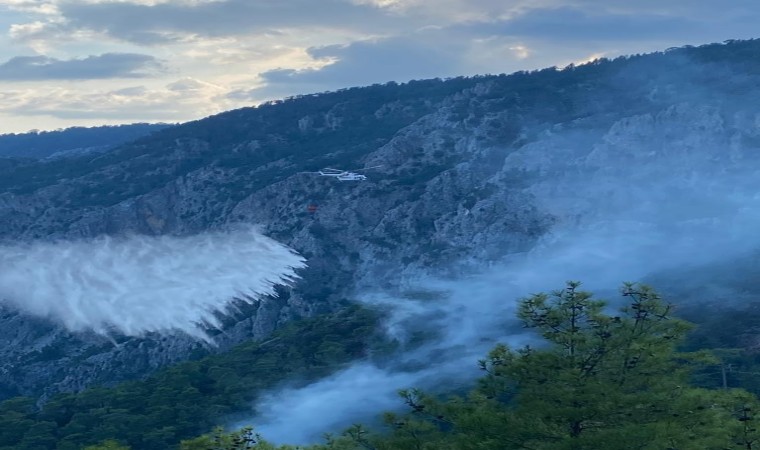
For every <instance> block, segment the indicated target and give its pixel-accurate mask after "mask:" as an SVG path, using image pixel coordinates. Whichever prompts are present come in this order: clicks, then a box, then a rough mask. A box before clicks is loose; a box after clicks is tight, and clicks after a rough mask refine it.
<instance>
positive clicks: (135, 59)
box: [0, 53, 163, 81]
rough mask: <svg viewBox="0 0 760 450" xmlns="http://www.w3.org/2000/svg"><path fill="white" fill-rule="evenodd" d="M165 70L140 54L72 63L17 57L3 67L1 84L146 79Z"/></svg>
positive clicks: (124, 54) (112, 54)
mask: <svg viewBox="0 0 760 450" xmlns="http://www.w3.org/2000/svg"><path fill="white" fill-rule="evenodd" d="M161 70H163V67H162V64H161V63H160V62H159V61H158V60H157V59H156V58H154V57H152V56H150V55H141V54H136V53H106V54H103V55H99V56H88V57H86V58H82V59H70V60H60V59H55V58H50V57H46V56H17V57H14V58H11V59H10V60H8V61H6V62H4V63H2V64H0V80H14V81H33V80H91V79H103V78H143V77H147V76H150V75H151V74H153V73H155V72H157V71H161Z"/></svg>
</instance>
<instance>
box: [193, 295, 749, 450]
mask: <svg viewBox="0 0 760 450" xmlns="http://www.w3.org/2000/svg"><path fill="white" fill-rule="evenodd" d="M578 286H579V284H578V283H569V284H568V286H567V287H566V288H565V289H564V290H561V291H557V292H554V293H552V294H551V295H546V294H537V295H533V296H531V297H529V298H526V299H523V300H522V301H521V304H520V308H519V317H520V319H521V320H522V321H523V322H524V323H525V325H526V326H527V327H529V328H533V329H535V330H536V331H537V332H538V334H540V336H541V337H542V338H543V339H544V341H545V344H547V345H545V344H540V345H538V346H537V347H536V348H533V347H530V346H529V347H525V348H521V349H510V348H508V347H507V346H504V345H498V346H497V347H496V348H494V349H493V350H492V351H491V352H490V353H489V354H488V356H487V358H485V359H483V360H482V361H480V367H481V369H482V370H483V371H484V373H485V376H484V377H483V378H481V379H480V381H479V383H478V386H477V387H476V388H475V389H474V390H473V391H472V392H471V393H470V394H469V395H468V396H467V397H464V398H462V397H453V398H448V399H442V398H440V397H437V396H435V395H432V394H426V393H423V392H420V391H417V390H414V389H412V390H405V391H402V392H401V395H402V397H403V399H404V401H405V402H406V404H407V405H408V406H409V407H410V412H409V413H407V414H403V415H397V414H391V413H386V414H385V422H386V424H387V425H388V430H387V431H386V432H385V433H376V432H372V431H370V430H368V429H366V428H364V427H363V426H361V425H355V426H353V427H352V428H350V429H349V430H347V431H346V432H345V433H344V434H343V436H340V437H328V439H327V443H326V444H324V445H316V446H311V447H308V448H309V449H311V450H327V449H333V450H348V449H375V450H392V449H394V450H404V449H410V450H411V449H414V450H421V449H430V450H433V449H493V450H508V449H533V450H539V449H547V450H548V449H552V450H553V449H557V450H559V449H573V450H575V449H578V450H580V449H588V450H592V449H620V450H628V449H653V450H654V449H716V450H717V449H732V448H736V449H740V448H741V449H757V448H760V431H758V420H759V419H760V416H757V415H756V414H757V412H758V411H759V409H758V408H760V402H758V399H757V398H756V397H755V396H754V395H753V394H751V393H749V392H747V391H745V390H742V389H726V388H723V389H715V388H712V389H708V388H704V387H697V386H695V385H694V384H693V383H694V376H695V372H696V371H699V370H704V369H705V368H709V367H714V366H715V365H716V364H719V363H720V361H719V360H718V359H717V358H715V357H714V356H712V355H711V354H709V353H707V352H683V351H679V350H678V348H679V344H681V343H682V342H683V339H684V338H685V336H686V333H687V331H688V330H689V329H690V328H691V326H690V324H689V323H687V322H685V321H682V320H679V319H676V318H674V317H673V316H672V306H671V305H669V304H666V303H665V302H663V301H662V300H661V299H660V297H659V296H658V295H657V293H655V292H654V291H653V290H651V289H650V288H648V287H646V286H639V285H632V284H627V285H625V286H624V287H623V289H622V294H623V296H624V297H626V298H627V299H628V300H629V301H628V304H627V306H626V307H624V308H623V309H622V310H621V311H620V313H619V315H610V314H606V313H605V312H604V311H605V303H604V302H603V301H599V300H596V299H594V298H593V297H592V295H591V294H590V293H588V292H583V291H580V290H579V289H578ZM182 448H183V449H184V450H201V449H202V450H211V449H227V450H237V449H244V448H260V449H262V450H264V449H266V450H273V449H281V450H286V449H294V448H297V447H292V446H280V447H277V446H273V445H271V444H268V443H267V442H266V441H264V440H262V439H261V438H260V437H259V436H257V435H255V434H254V433H253V431H252V430H251V429H244V430H241V431H239V432H235V433H232V434H224V433H223V432H221V431H220V430H217V431H216V432H215V433H213V434H210V435H206V436H203V437H200V438H197V439H193V440H189V441H185V442H184V443H183V444H182Z"/></svg>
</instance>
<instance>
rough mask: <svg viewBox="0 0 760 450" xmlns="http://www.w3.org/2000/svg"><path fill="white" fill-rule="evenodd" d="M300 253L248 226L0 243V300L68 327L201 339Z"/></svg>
mask: <svg viewBox="0 0 760 450" xmlns="http://www.w3.org/2000/svg"><path fill="white" fill-rule="evenodd" d="M304 265H305V264H304V259H303V258H302V257H300V256H299V255H297V254H296V253H294V252H293V251H292V250H290V249H289V248H287V247H286V246H284V245H282V244H279V243H278V242H276V241H274V240H272V239H270V238H267V237H265V236H263V235H262V234H260V233H258V232H256V231H255V230H254V229H253V228H241V229H237V230H234V231H227V232H207V233H203V234H198V235H194V236H185V237H177V236H156V237H153V236H142V235H131V236H124V237H108V236H101V237H97V238H94V239H83V240H77V241H58V242H42V241H37V242H28V243H22V244H16V245H4V246H0V268H2V269H1V270H0V301H2V302H5V303H6V304H10V305H11V306H13V307H15V308H17V309H19V310H21V311H24V312H26V313H29V314H32V315H35V316H41V317H46V318H50V319H53V320H55V321H57V322H60V323H62V324H63V325H64V326H65V327H66V328H67V329H69V330H71V331H85V330H91V331H94V332H96V333H100V334H109V333H113V332H115V333H121V334H124V335H128V336H140V335H144V334H145V333H148V332H170V331H172V332H175V331H182V332H185V333H188V334H190V335H193V336H197V337H199V338H203V339H206V335H205V334H204V332H203V328H204V327H209V326H210V327H218V326H219V325H220V322H219V318H218V315H219V313H220V312H222V313H223V312H224V311H225V310H226V309H227V308H228V307H229V306H230V305H231V303H232V302H233V301H234V300H235V299H238V300H242V301H246V302H249V303H250V302H254V301H257V300H259V299H260V298H261V297H262V296H267V295H274V294H275V291H274V286H275V285H277V284H288V283H291V282H292V281H293V280H294V279H295V278H297V275H296V273H295V270H296V269H298V268H301V267H304Z"/></svg>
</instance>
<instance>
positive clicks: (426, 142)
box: [0, 41, 760, 397]
mask: <svg viewBox="0 0 760 450" xmlns="http://www.w3.org/2000/svg"><path fill="white" fill-rule="evenodd" d="M758 51H760V41H736V42H730V43H727V44H712V45H706V46H701V47H689V48H679V49H673V50H669V51H666V52H662V53H656V54H651V55H638V56H632V57H621V58H617V59H615V60H611V61H609V60H600V61H596V62H593V63H590V64H586V65H582V66H578V67H568V68H565V69H562V70H559V69H556V68H549V69H545V70H541V71H536V72H530V73H528V72H521V73H515V74H511V75H498V76H490V75H489V76H479V77H473V78H456V79H450V80H438V79H436V80H420V81H413V82H409V83H405V84H396V83H389V84H385V85H375V86H370V87H365V88H352V89H346V90H342V91H338V92H330V93H322V94H317V95H309V96H302V97H296V98H292V99H288V100H285V101H281V102H273V103H270V104H265V105H261V106H259V107H255V108H245V109H240V110H235V111H230V112H226V113H223V114H219V115H217V116H213V117H209V118H207V119H203V120H200V121H196V122H190V123H186V124H183V125H179V126H174V127H170V128H166V129H163V130H159V131H156V132H155V133H153V134H151V135H150V136H146V137H143V138H141V139H139V140H137V141H134V142H130V143H126V144H124V145H121V146H120V147H118V148H116V149H114V150H113V151H111V152H108V153H105V154H99V155H83V156H79V157H72V158H66V159H56V160H52V161H48V162H45V163H41V162H35V161H29V160H16V159H7V160H0V191H1V192H2V193H0V223H2V224H3V226H2V227H1V228H0V239H2V240H4V241H6V242H11V241H24V242H36V241H40V240H66V239H79V238H87V237H92V236H98V235H102V234H108V235H119V234H125V233H138V234H148V235H165V234H170V235H190V234H194V233H200V232H203V231H206V230H216V229H222V228H224V227H227V226H229V225H230V224H234V223H239V222H243V223H253V224H258V225H260V226H261V229H262V231H263V232H264V233H265V234H266V235H268V236H271V237H273V238H275V239H277V240H279V241H280V242H283V243H285V244H287V245H288V246H290V247H291V248H293V249H295V250H296V251H298V252H299V253H301V254H302V255H304V256H305V257H306V258H307V261H308V268H307V269H306V270H304V271H303V273H302V276H303V278H302V280H301V281H300V282H298V283H297V284H296V285H295V286H294V287H293V288H292V289H287V290H286V289H283V292H282V295H281V296H280V297H279V298H278V299H277V300H272V301H269V302H265V303H262V304H260V305H257V306H252V307H248V308H244V309H242V310H240V311H238V312H237V313H235V314H233V315H232V316H231V317H228V318H227V320H226V327H225V329H224V332H223V333H219V332H217V336H216V338H217V341H218V344H219V347H218V348H217V349H209V348H203V346H202V345H201V344H199V343H198V342H196V341H195V340H193V339H191V338H189V337H187V336H181V335H177V336H173V337H171V338H166V337H164V336H152V335H151V336H148V337H146V338H142V339H132V338H130V339H127V338H117V341H118V342H119V344H120V345H118V346H114V345H113V344H112V343H111V342H109V341H108V340H107V339H105V338H102V337H98V336H94V335H89V334H86V333H72V332H69V331H67V330H65V329H63V328H62V327H60V326H58V325H57V324H56V323H55V322H51V321H48V320H45V319H41V318H37V317H29V316H26V315H24V314H22V313H19V312H18V311H15V310H13V309H11V308H8V307H6V308H4V310H3V311H2V315H0V320H1V321H2V327H0V344H2V345H1V346H0V349H1V350H0V352H1V353H0V360H1V361H2V362H0V386H2V390H1V391H0V392H2V394H3V395H4V396H6V397H7V396H11V395H14V394H18V393H22V394H29V395H40V394H44V395H45V396H47V395H50V394H52V393H54V392H58V391H75V390H79V389H82V388H83V387H85V386H88V385H91V384H93V383H113V382H116V381H119V380H124V379H131V378H138V377H142V376H144V375H146V374H147V373H150V372H152V371H154V370H155V369H156V368H158V367H161V366H165V365H168V364H172V363H175V362H178V361H182V360H185V359H187V358H189V357H190V356H191V355H198V354H199V353H207V352H210V351H219V350H225V349H228V348H230V347H231V346H232V345H234V344H237V343H240V342H243V341H246V340H249V339H252V338H261V337H264V336H267V335H268V334H269V333H271V332H272V331H273V330H274V329H276V328H279V327H281V326H282V325H283V324H284V323H286V322H287V321H289V320H291V319H293V318H297V317H303V316H314V315H317V314H320V313H325V312H329V311H334V310H336V309H340V308H342V307H343V305H345V304H346V302H347V301H353V300H356V299H358V298H359V297H360V296H361V294H362V293H363V292H367V291H372V290H386V291H388V292H396V293H398V292H399V291H400V290H403V288H404V283H406V282H408V281H409V280H414V279H415V278H416V277H419V276H421V275H423V274H429V273H435V274H437V275H442V274H452V273H467V272H473V271H480V270H482V268H484V267H491V266H493V265H494V264H497V263H501V262H502V261H503V260H504V258H505V257H508V256H510V255H519V254H524V253H526V252H529V251H530V250H531V249H533V248H535V246H536V245H537V244H542V245H544V244H546V241H545V240H544V238H545V237H546V236H548V235H549V234H551V233H550V232H558V231H562V230H564V228H563V227H568V226H570V225H573V226H575V225H574V224H581V225H582V227H581V228H579V229H577V230H575V229H574V231H573V233H575V232H576V231H577V232H578V233H579V234H577V236H578V239H581V238H582V237H588V236H587V235H584V234H583V233H592V234H594V233H598V234H601V235H603V234H604V233H607V232H609V233H618V232H620V230H621V228H617V227H620V226H623V225H624V224H623V222H620V223H617V222H615V223H613V225H614V226H612V227H611V228H604V226H605V225H604V224H609V223H611V221H610V220H609V219H610V217H617V218H620V219H621V220H622V219H626V220H628V222H626V224H627V225H626V226H629V225H631V224H633V225H631V226H634V225H635V226H638V225H637V223H634V222H635V221H636V220H640V218H642V217H644V218H650V219H651V222H652V223H654V225H656V226H657V227H660V226H662V227H660V228H662V230H665V229H666V228H667V229H668V230H670V231H668V232H669V233H672V232H673V231H672V230H673V229H679V228H678V227H681V228H680V230H681V231H680V232H679V231H678V230H676V233H675V234H665V235H664V236H666V238H667V239H666V240H668V239H669V238H670V237H672V236H685V235H688V236H692V235H689V234H688V233H685V234H684V232H683V230H696V229H697V228H693V227H703V228H699V232H700V233H710V232H712V231H714V229H711V228H710V227H711V226H717V227H722V226H723V225H724V223H723V222H720V220H722V219H721V218H725V217H728V218H730V219H732V220H733V219H735V216H733V215H731V214H734V212H735V208H733V207H734V206H735V205H734V204H737V205H738V204H739V203H741V202H745V201H755V200H753V197H752V195H754V194H753V192H757V191H756V190H754V191H753V189H755V187H756V186H755V184H756V183H755V181H754V180H757V179H758V178H757V177H756V176H754V174H755V173H756V172H757V171H758V170H760V169H758V168H759V167H760V166H758V165H757V163H758V161H757V159H756V155H757V150H758V147H760V132H758V128H757V123H758V119H757V113H756V112H755V105H756V104H757V100H758V98H757V97H758V96H759V95H760V94H759V92H760V91H758V89H757V87H758V86H760V76H758V73H760V72H758V70H757V69H758V65H760V63H758V61H757V58H756V57H755V55H757V54H758ZM323 167H338V168H343V169H349V170H351V169H361V168H369V167H375V168H374V169H372V170H369V171H367V172H366V175H367V176H368V180H367V181H365V182H359V183H348V182H339V181H336V180H334V179H330V178H324V177H318V176H316V175H314V174H305V173H303V172H310V171H314V170H317V169H320V168H323ZM713 173H718V174H721V177H720V178H719V177H712V178H711V175H710V176H708V175H709V174H713ZM725 177H731V178H730V179H732V180H734V182H733V184H732V185H731V186H732V187H731V189H733V194H732V195H734V197H731V200H730V202H726V201H725V200H724V199H725V198H727V197H725V195H726V191H725V189H724V187H725V186H726V183H725V181H726V178H725ZM674 198H678V199H679V204H685V205H687V206H686V207H683V208H667V207H664V206H663V205H665V204H666V203H667V202H669V201H673V199H674ZM600 199H601V200H600ZM681 200H683V201H681ZM726 204H728V206H729V207H724V206H725V205H726ZM631 205H632V206H631ZM732 208H733V209H732ZM729 210H730V211H729ZM600 211H601V212H600ZM665 212H667V213H668V214H669V215H668V214H665ZM742 217H744V216H742ZM712 219H715V220H714V221H713V222H710V220H712ZM700 220H702V222H700ZM742 220H744V219H742ZM716 221H717V222H716ZM741 223H742V225H743V224H745V223H746V221H745V222H741ZM711 224H712V225H711ZM716 224H717V225H716ZM594 227H596V228H594ZM668 227H670V228H668ZM689 227H692V228H689ZM660 228H658V232H660V231H662V230H661V229H660ZM648 229H649V228H635V227H634V228H632V229H628V233H630V235H637V233H639V234H646V230H648ZM642 230H644V231H642ZM711 230H712V231H711ZM663 233H664V231H663ZM679 233H680V234H679ZM560 235H561V234H560ZM657 236H660V237H657V238H656V239H655V241H654V242H655V244H656V245H655V247H656V246H657V245H660V244H662V243H663V242H665V241H663V240H662V239H663V238H662V237H661V236H662V235H657ZM736 236H737V239H738V238H740V237H741V238H744V237H747V238H748V236H747V235H746V233H744V234H741V233H740V234H737V235H736ZM672 242H673V243H674V245H676V247H674V248H675V249H676V250H678V251H680V250H679V249H680V247H677V244H678V245H680V244H681V242H680V241H678V240H677V239H675V240H672ZM718 244H720V245H723V244H726V245H729V244H730V245H734V244H735V242H734V241H730V242H728V243H726V242H722V241H721V242H717V241H716V244H715V245H718ZM626 245H628V244H627V243H625V242H623V243H621V247H620V248H621V249H622V250H620V251H621V252H623V251H625V250H626V248H627V247H626ZM683 245H686V243H685V242H684V243H683ZM616 248H617V247H616ZM684 248H685V247H684ZM731 248H734V247H731ZM653 251H656V250H653ZM678 251H674V254H678V255H681V256H678V257H679V258H682V259H684V258H687V256H685V255H686V253H683V255H682V254H681V253H678ZM684 252H685V250H684ZM637 258H638V259H637ZM643 258H644V256H642V255H641V254H640V253H635V254H634V256H632V261H635V264H634V263H631V264H633V265H632V266H631V272H633V275H631V276H638V274H639V273H640V272H641V270H640V269H641V266H642V265H643V264H644V263H643V262H642V261H644V259H643ZM674 258H675V257H674ZM662 259H663V258H661V259H660V260H659V261H658V262H653V263H651V268H652V269H662V270H666V269H669V266H668V265H666V264H664V263H662ZM682 259H678V258H675V259H672V260H668V261H676V262H678V261H681V260H682ZM697 259H698V258H697ZM695 261H696V259H695ZM698 262H700V261H698ZM701 262H705V263H706V262H709V258H707V259H705V260H704V261H701ZM562 264H563V262H562V261H559V260H558V261H557V262H556V265H557V267H559V266H562ZM566 265H571V264H566ZM554 268H556V267H554ZM549 269H552V268H549ZM549 269H547V270H549ZM558 273H559V272H558ZM613 275H614V276H618V275H620V276H623V275H622V274H621V273H619V272H615V273H614V274H613ZM642 275H644V273H643V272H642ZM610 276H612V275H610ZM614 281H615V282H619V281H620V280H614ZM532 286H533V285H531V288H532Z"/></svg>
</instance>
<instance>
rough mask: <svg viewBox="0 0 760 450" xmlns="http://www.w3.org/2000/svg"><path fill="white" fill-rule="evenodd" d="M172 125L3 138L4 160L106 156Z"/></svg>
mask: <svg viewBox="0 0 760 450" xmlns="http://www.w3.org/2000/svg"><path fill="white" fill-rule="evenodd" d="M169 126H170V125H169V124H147V123H135V124H131V125H117V126H103V127H91V128H84V127H73V128H67V129H65V130H58V131H37V132H29V133H12V134H1V135H0V157H2V158H9V157H15V158H35V159H42V158H60V157H63V156H76V155H82V154H87V153H102V152H105V151H107V150H110V149H112V148H114V147H116V146H117V145H120V144H123V143H125V142H129V141H134V140H136V139H139V138H141V137H144V136H147V135H149V134H151V133H153V132H155V131H158V130H163V129H164V128H167V127H169Z"/></svg>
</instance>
